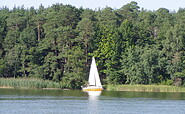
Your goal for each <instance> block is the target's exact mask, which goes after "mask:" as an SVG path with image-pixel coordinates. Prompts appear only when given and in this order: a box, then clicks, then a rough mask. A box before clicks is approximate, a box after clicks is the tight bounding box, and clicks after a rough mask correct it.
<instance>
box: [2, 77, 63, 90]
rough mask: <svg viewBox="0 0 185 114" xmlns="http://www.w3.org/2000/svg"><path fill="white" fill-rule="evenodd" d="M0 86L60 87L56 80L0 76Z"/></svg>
mask: <svg viewBox="0 0 185 114" xmlns="http://www.w3.org/2000/svg"><path fill="white" fill-rule="evenodd" d="M0 87H13V88H38V89H44V88H61V85H60V84H59V83H56V82H52V81H49V80H42V79H34V78H16V79H15V78H0Z"/></svg>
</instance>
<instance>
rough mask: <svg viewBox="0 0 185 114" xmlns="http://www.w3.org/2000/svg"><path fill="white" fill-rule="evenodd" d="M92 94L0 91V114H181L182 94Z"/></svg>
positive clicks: (184, 103)
mask: <svg viewBox="0 0 185 114" xmlns="http://www.w3.org/2000/svg"><path fill="white" fill-rule="evenodd" d="M95 94H96V95H95ZM95 94H94V93H87V92H82V91H80V90H74V91H72V90H24V89H0V114H33V113H34V114H42V113H43V114H183V113H185V93H158V92H117V91H103V92H102V93H101V94H100V93H95ZM98 94H100V95H99V96H98Z"/></svg>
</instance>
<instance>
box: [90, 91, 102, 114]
mask: <svg viewBox="0 0 185 114" xmlns="http://www.w3.org/2000/svg"><path fill="white" fill-rule="evenodd" d="M87 93H88V98H89V101H88V112H91V113H92V114H99V113H100V107H99V105H100V104H99V103H100V100H99V97H100V95H101V91H87Z"/></svg>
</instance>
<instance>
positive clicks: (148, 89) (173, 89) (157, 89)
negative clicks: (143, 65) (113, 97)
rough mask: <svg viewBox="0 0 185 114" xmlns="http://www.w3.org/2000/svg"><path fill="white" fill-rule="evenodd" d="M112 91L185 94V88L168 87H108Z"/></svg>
mask: <svg viewBox="0 0 185 114" xmlns="http://www.w3.org/2000/svg"><path fill="white" fill-rule="evenodd" d="M107 90H112V91H143V92H185V87H177V86H167V85H108V86H107Z"/></svg>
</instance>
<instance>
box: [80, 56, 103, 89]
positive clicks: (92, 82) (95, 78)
mask: <svg viewBox="0 0 185 114" xmlns="http://www.w3.org/2000/svg"><path fill="white" fill-rule="evenodd" d="M82 90H83V91H102V90H103V87H102V85H101V82H100V77H99V74H98V69H97V66H96V62H95V58H94V57H93V58H92V63H91V68H90V73H89V80H88V86H87V87H82Z"/></svg>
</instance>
